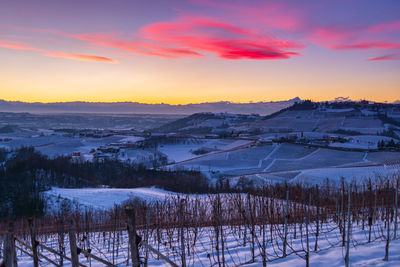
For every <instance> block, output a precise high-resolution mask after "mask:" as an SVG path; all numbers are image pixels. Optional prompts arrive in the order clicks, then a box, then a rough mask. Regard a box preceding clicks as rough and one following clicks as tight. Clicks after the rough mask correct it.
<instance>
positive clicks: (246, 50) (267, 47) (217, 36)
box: [140, 16, 304, 59]
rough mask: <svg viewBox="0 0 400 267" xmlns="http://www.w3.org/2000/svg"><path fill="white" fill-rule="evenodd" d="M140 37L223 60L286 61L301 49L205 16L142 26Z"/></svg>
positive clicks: (296, 45) (295, 45) (289, 42)
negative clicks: (208, 54)
mask: <svg viewBox="0 0 400 267" xmlns="http://www.w3.org/2000/svg"><path fill="white" fill-rule="evenodd" d="M140 32H141V34H140V36H141V37H143V38H145V39H148V40H152V41H156V42H158V43H160V44H164V45H166V44H168V45H173V46H177V47H182V48H185V49H189V50H190V51H197V52H198V53H201V52H205V53H207V52H208V53H213V54H216V55H217V56H218V57H220V58H224V59H287V58H289V57H290V56H292V55H297V53H295V52H293V51H287V50H288V49H295V50H298V49H302V48H304V45H303V44H301V43H296V42H292V41H286V40H279V39H273V38H271V37H269V36H267V35H265V34H261V33H259V32H258V31H256V30H253V29H247V28H242V27H238V26H236V25H233V24H230V23H227V22H224V21H221V20H217V19H213V18H206V17H188V16H185V17H182V18H179V19H177V20H173V21H170V22H160V23H154V24H150V25H147V26H145V27H144V28H142V29H141V31H140Z"/></svg>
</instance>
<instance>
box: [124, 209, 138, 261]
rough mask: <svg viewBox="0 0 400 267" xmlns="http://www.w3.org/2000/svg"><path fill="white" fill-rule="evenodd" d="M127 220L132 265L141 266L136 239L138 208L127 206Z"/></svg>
mask: <svg viewBox="0 0 400 267" xmlns="http://www.w3.org/2000/svg"><path fill="white" fill-rule="evenodd" d="M125 212H126V220H127V224H128V235H129V244H130V248H131V251H130V252H131V258H132V266H133V267H139V250H138V242H137V240H136V238H137V235H136V209H135V208H134V207H132V206H128V207H126V208H125Z"/></svg>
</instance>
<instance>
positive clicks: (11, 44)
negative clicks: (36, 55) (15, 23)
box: [0, 40, 41, 51]
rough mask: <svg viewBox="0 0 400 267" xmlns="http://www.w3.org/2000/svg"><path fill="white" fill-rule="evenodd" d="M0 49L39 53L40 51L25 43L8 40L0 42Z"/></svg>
mask: <svg viewBox="0 0 400 267" xmlns="http://www.w3.org/2000/svg"><path fill="white" fill-rule="evenodd" d="M0 47H3V48H8V49H14V50H27V51H41V50H40V49H38V48H35V47H32V46H30V45H29V44H27V43H23V42H15V41H8V40H0Z"/></svg>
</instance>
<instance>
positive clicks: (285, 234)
mask: <svg viewBox="0 0 400 267" xmlns="http://www.w3.org/2000/svg"><path fill="white" fill-rule="evenodd" d="M285 188H286V209H285V225H284V234H283V235H284V236H283V257H284V258H285V257H286V255H287V253H286V246H287V232H288V217H289V189H288V187H287V184H285Z"/></svg>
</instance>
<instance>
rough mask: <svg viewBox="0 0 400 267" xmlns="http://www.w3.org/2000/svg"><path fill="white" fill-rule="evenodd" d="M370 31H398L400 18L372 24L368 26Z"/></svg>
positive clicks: (399, 29)
mask: <svg viewBox="0 0 400 267" xmlns="http://www.w3.org/2000/svg"><path fill="white" fill-rule="evenodd" d="M369 31H370V32H382V31H400V20H397V21H392V22H388V23H383V24H379V25H374V26H372V27H370V28H369Z"/></svg>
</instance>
